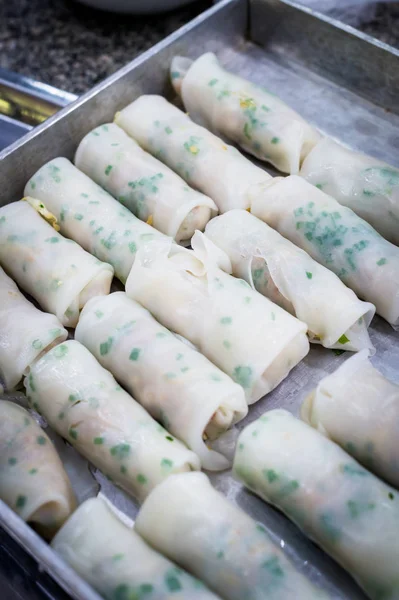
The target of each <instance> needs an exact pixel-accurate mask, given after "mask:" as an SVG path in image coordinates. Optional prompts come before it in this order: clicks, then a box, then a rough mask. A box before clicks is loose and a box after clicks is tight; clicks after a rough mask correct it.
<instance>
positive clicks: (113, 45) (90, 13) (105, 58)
mask: <svg viewBox="0 0 399 600" xmlns="http://www.w3.org/2000/svg"><path fill="white" fill-rule="evenodd" d="M86 1H87V2H88V3H93V4H99V5H103V6H104V5H106V4H108V5H110V6H112V7H113V8H115V7H119V8H120V7H121V6H122V5H125V6H127V5H129V3H133V4H134V5H135V7H136V8H137V6H139V7H141V9H144V10H145V9H147V10H151V9H152V7H153V5H154V4H158V6H160V7H161V8H163V9H165V8H167V7H168V6H169V5H171V4H175V5H176V4H178V3H179V1H180V2H182V1H183V2H184V0H86ZM185 1H186V4H185V5H184V6H180V7H179V8H175V9H173V10H172V11H167V12H163V13H161V14H159V13H158V14H146V15H126V14H112V13H108V12H104V11H100V10H96V9H93V8H90V7H88V6H84V5H82V4H80V3H78V2H75V1H73V0H14V1H12V2H7V1H6V0H2V1H1V2H0V67H2V68H4V69H9V70H11V71H15V72H17V73H22V74H24V75H28V76H30V77H33V78H35V79H38V80H40V81H42V82H44V83H48V84H50V85H53V86H55V87H58V88H60V89H63V90H67V91H69V92H72V93H74V94H81V93H83V92H85V91H87V90H88V89H90V88H91V87H92V86H93V85H94V84H96V83H98V82H99V81H101V80H102V79H104V78H105V77H107V76H108V75H110V74H111V73H113V72H114V71H116V70H117V69H119V68H120V67H122V66H123V65H124V64H126V63H127V62H128V61H130V60H132V59H133V58H135V56H137V55H138V54H140V53H141V52H143V51H144V50H146V49H148V48H150V47H151V46H153V45H154V44H155V43H156V42H158V41H159V40H161V39H162V38H164V37H165V36H167V35H168V34H170V33H171V32H172V31H175V30H176V29H178V28H179V27H180V26H181V25H183V24H184V23H186V22H188V21H189V20H191V19H192V18H194V17H195V16H197V15H198V14H200V13H201V12H202V11H204V10H205V9H207V8H209V7H210V6H211V5H212V1H211V0H196V1H194V2H191V3H187V0H185ZM299 3H300V4H303V5H306V6H309V7H311V8H313V9H315V10H319V11H322V12H325V13H326V14H330V15H332V16H334V17H335V18H337V19H340V20H342V21H345V22H347V23H349V24H351V25H354V26H356V27H359V28H360V29H362V30H363V31H365V32H366V33H368V34H370V35H373V36H375V37H377V38H378V39H380V40H382V41H384V42H386V43H388V44H391V45H393V46H395V47H397V48H399V2H393V1H390V2H389V1H388V2H387V1H385V2H370V1H368V0H299Z"/></svg>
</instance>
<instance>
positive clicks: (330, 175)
mask: <svg viewBox="0 0 399 600" xmlns="http://www.w3.org/2000/svg"><path fill="white" fill-rule="evenodd" d="M171 80H172V84H173V86H174V88H175V90H176V92H177V94H178V95H179V96H180V97H181V100H182V102H183V104H184V107H185V109H186V110H187V111H188V114H186V113H185V112H183V111H182V110H180V109H179V108H177V107H176V106H175V105H172V104H171V103H169V102H168V101H167V100H166V99H165V98H163V97H161V96H141V97H139V98H137V99H136V100H134V101H133V102H132V103H131V104H130V105H129V106H127V107H126V108H124V109H123V110H122V111H120V112H119V113H117V114H116V115H115V121H114V123H105V124H103V125H101V126H99V127H96V128H95V129H94V130H93V131H91V132H90V133H88V134H87V135H86V136H85V137H84V138H83V139H82V141H81V143H80V145H79V147H78V148H77V149H76V154H75V158H74V164H72V163H71V162H70V161H69V160H68V159H67V158H65V157H58V158H55V159H53V160H51V161H50V162H48V163H47V164H45V165H43V166H42V167H41V168H40V169H39V170H38V171H37V172H36V173H35V174H34V175H33V176H32V177H31V178H30V179H29V181H28V182H27V183H26V187H25V192H24V193H25V197H24V198H23V199H22V200H19V201H16V202H13V203H11V204H9V205H7V206H4V207H3V208H0V265H1V267H0V379H1V383H2V385H3V389H4V391H5V392H6V393H7V392H13V391H15V390H18V389H20V388H21V385H23V387H24V389H25V392H26V398H27V402H28V405H29V410H27V409H26V408H22V407H21V406H19V405H18V404H17V403H15V402H10V401H8V400H7V399H3V400H0V498H1V499H2V500H3V501H5V502H6V503H7V504H8V505H9V506H10V507H11V508H12V509H14V510H15V512H17V513H18V514H19V515H20V517H21V518H22V519H23V520H25V521H26V522H28V523H29V524H30V525H31V526H32V527H34V528H35V529H36V531H37V532H38V533H39V534H40V535H42V536H43V537H45V538H46V539H47V540H49V541H50V542H51V544H52V546H53V548H54V549H55V551H56V552H57V553H59V554H60V555H61V556H62V557H63V558H64V559H65V561H66V562H68V563H69V564H70V565H71V566H72V567H73V568H74V569H75V570H76V571H77V572H78V573H79V574H80V575H81V576H82V577H83V578H84V579H86V580H87V581H88V582H89V583H90V584H91V585H92V586H93V587H94V588H95V589H96V590H97V591H98V592H99V593H100V594H101V595H102V596H103V597H104V598H106V599H108V600H144V599H148V600H161V599H165V600H166V599H170V598H181V599H185V600H188V599H190V600H191V599H193V600H194V599H197V598H198V599H200V598H201V599H204V600H205V599H208V598H209V599H211V598H214V599H216V598H222V599H225V600H245V599H248V600H261V599H264V598H265V599H266V598H267V599H272V600H285V599H291V598H298V599H302V598H303V599H304V600H311V599H313V598H314V599H316V598H328V597H330V596H329V594H328V593H327V592H324V591H322V590H321V589H319V588H318V587H317V586H316V585H315V584H314V583H313V582H311V581H310V580H309V579H308V578H307V577H305V576H304V575H303V574H302V573H300V572H299V570H298V568H297V566H296V565H295V564H294V562H293V561H292V560H291V558H290V556H289V553H287V552H286V551H284V549H283V548H282V547H280V545H279V544H277V543H276V542H275V540H273V539H272V538H271V536H270V535H269V534H268V532H267V530H266V529H265V528H264V527H263V526H262V525H260V524H259V523H257V522H256V521H254V520H253V519H252V518H251V517H250V516H249V515H247V514H246V513H245V512H244V511H243V510H242V509H241V508H239V507H237V506H235V505H234V504H233V503H231V502H230V500H229V499H228V498H227V497H226V496H224V495H223V494H222V493H221V492H219V491H217V490H216V489H215V488H214V487H213V486H212V484H211V482H210V480H209V478H208V477H207V475H206V474H205V473H201V472H200V471H201V469H205V470H207V471H213V472H218V471H222V470H226V469H229V468H231V467H232V469H233V475H234V477H235V478H236V479H237V480H238V481H239V482H241V483H242V484H243V485H244V486H245V487H246V488H248V490H250V491H251V492H253V493H254V494H256V495H258V496H259V497H260V498H262V499H263V500H264V501H265V502H267V503H270V504H272V505H274V506H276V507H277V508H278V509H280V510H281V511H282V512H284V513H285V514H286V515H287V517H288V518H289V519H291V520H292V521H293V522H294V523H296V525H298V527H299V528H300V529H301V530H302V531H303V532H304V533H305V535H307V536H308V537H309V538H310V539H312V540H313V541H314V542H315V543H316V544H318V545H319V546H320V547H321V548H323V550H325V551H326V552H327V553H328V554H329V555H331V556H332V557H333V558H334V559H335V560H336V561H337V562H338V563H340V564H341V565H342V566H343V567H344V568H345V569H346V570H347V571H348V572H349V573H350V574H351V575H352V576H353V577H354V579H355V580H356V581H357V582H358V584H359V585H360V586H361V587H362V588H363V590H364V591H365V593H366V594H367V595H368V596H369V597H370V598H371V599H372V600H393V599H395V598H399V569H398V564H399V541H398V540H399V538H398V535H397V533H398V531H399V493H398V492H397V490H396V489H395V488H398V487H399V447H398V444H397V433H398V431H399V386H398V385H397V384H395V383H393V382H391V381H389V380H388V379H386V378H385V377H384V376H383V375H382V374H381V373H380V372H379V371H377V370H376V369H375V368H374V367H373V365H372V364H371V362H370V360H369V357H370V356H371V355H372V354H373V353H374V351H375V350H374V347H373V344H372V342H371V340H370V337H369V331H368V328H369V325H370V323H371V321H372V319H373V317H374V314H375V313H377V314H379V315H380V316H381V317H383V318H384V319H385V320H386V321H387V322H388V323H389V324H390V325H392V326H393V327H394V328H396V327H398V326H399V247H398V245H397V244H399V170H397V169H395V168H393V167H391V166H389V165H387V164H384V163H381V162H380V161H378V160H375V159H374V158H371V157H369V156H365V155H361V154H357V153H355V152H353V151H352V150H349V149H348V148H345V147H343V146H341V145H340V144H338V143H337V142H336V141H334V140H332V139H328V138H325V137H322V135H321V134H320V133H319V132H318V131H317V130H316V129H314V128H313V127H312V126H311V125H309V124H308V123H307V122H306V121H305V120H304V119H303V118H302V117H300V116H299V115H298V114H297V113H296V112H294V111H293V110H292V109H291V108H290V107H288V106H287V105H285V104H284V103H283V102H282V101H281V100H279V98H278V97H276V96H275V95H273V94H272V93H270V92H268V91H267V90H265V89H263V88H260V87H258V86H256V85H254V84H252V83H250V82H248V81H246V80H244V79H241V78H240V77H238V76H236V75H233V74H231V73H228V72H226V71H225V70H224V69H223V68H222V67H221V65H220V64H219V63H218V60H217V58H216V56H215V55H213V54H211V53H207V54H204V55H203V56H201V57H200V58H198V59H197V60H196V61H194V62H193V61H191V60H188V59H186V58H181V57H176V58H174V59H173V61H172V65H171ZM217 135H221V136H223V137H222V138H221V137H217ZM226 140H230V141H231V142H234V143H235V144H237V145H239V146H240V147H241V148H242V149H243V150H245V151H246V152H247V153H250V154H252V155H253V156H255V157H256V158H257V159H259V160H261V161H264V162H267V163H270V164H272V165H274V167H276V168H277V169H278V170H279V171H281V173H283V174H285V175H286V176H280V177H274V178H273V177H271V176H270V175H269V174H268V173H267V172H266V171H265V170H264V169H263V168H261V167H259V166H256V165H255V164H254V163H252V162H251V161H250V160H249V159H248V158H246V157H245V156H244V155H243V154H241V153H240V152H239V151H238V150H237V149H236V148H235V147H233V146H231V145H228V144H227V142H226ZM218 213H220V215H219V216H216V215H217V214H218ZM188 246H191V247H190V248H189V247H188ZM114 277H115V278H116V279H117V280H118V281H117V282H115V280H114ZM113 281H114V283H113V287H112V290H113V291H112V293H111V284H112V282H113ZM20 289H21V290H22V291H23V292H24V293H25V294H26V295H27V296H26V295H25V294H23V293H22V291H20ZM115 290H117V291H115ZM43 311H45V312H43ZM66 328H69V332H68V331H67V329H66ZM72 330H74V332H73V336H72ZM68 334H69V337H74V339H69V340H67V337H68ZM309 342H310V343H312V344H318V345H320V346H323V347H324V349H325V350H323V351H324V352H328V351H331V350H334V351H335V352H344V351H350V352H354V353H356V354H353V355H352V356H351V357H350V358H348V359H346V361H345V362H344V363H342V365H341V366H340V367H339V368H338V369H337V370H336V371H335V372H333V373H331V374H330V375H328V376H327V377H324V378H323V379H322V380H321V381H320V382H319V384H318V385H317V387H316V389H315V390H313V392H312V393H311V394H310V395H309V396H308V397H307V398H304V399H303V400H304V401H303V405H302V411H301V419H299V418H296V417H295V416H293V415H292V414H291V413H290V412H288V411H286V410H282V409H279V408H274V409H273V410H268V411H267V412H265V413H264V414H263V415H262V416H261V417H260V418H258V419H256V420H252V422H250V421H251V418H250V416H251V408H249V407H250V405H252V404H253V403H256V402H258V401H259V400H260V399H261V398H263V397H264V396H265V395H267V394H269V393H270V392H271V391H272V390H273V389H275V388H276V387H277V386H278V385H279V384H280V383H281V382H282V381H283V380H284V379H285V378H287V377H289V376H290V372H291V371H292V369H294V367H295V366H296V365H297V364H298V363H299V362H300V361H301V360H302V359H304V357H306V355H307V354H308V352H309V348H310V346H309ZM4 397H5V398H6V396H4ZM247 415H248V419H247V421H246V426H245V427H244V428H242V427H239V428H238V429H240V430H241V431H240V434H239V436H238V439H236V444H235V451H234V457H233V456H232V455H230V454H229V452H224V451H223V444H222V443H220V442H221V440H222V439H223V438H224V434H226V432H229V431H230V430H231V429H232V428H233V429H234V426H235V425H236V424H237V423H240V422H241V421H242V420H243V419H244V418H245V417H247ZM43 425H44V426H45V427H47V426H48V427H49V428H50V429H52V430H54V431H55V432H56V433H57V434H58V435H59V436H61V437H62V438H63V439H64V440H65V441H66V442H67V443H68V444H70V445H72V446H73V447H74V448H75V449H76V450H77V451H78V452H79V453H80V454H81V455H82V456H83V457H85V458H86V459H87V460H88V461H89V462H90V463H91V464H92V465H93V466H95V467H96V468H97V469H99V470H100V471H101V472H102V473H103V474H104V475H106V476H107V477H108V478H109V479H110V480H111V481H112V482H113V483H114V484H115V485H117V486H119V487H120V488H122V489H123V490H125V491H126V492H127V493H128V494H130V495H131V496H132V497H133V498H134V499H135V501H137V503H138V504H139V505H140V510H139V513H138V517H137V519H136V522H135V524H134V527H133V528H131V527H129V526H128V525H127V524H126V523H125V522H124V521H122V520H121V519H120V518H119V516H118V514H117V512H116V511H114V510H113V509H112V507H110V506H109V504H108V503H106V502H105V501H104V500H103V499H102V498H101V497H97V498H90V499H89V500H86V501H85V502H83V503H82V504H81V505H80V506H79V507H77V501H76V498H75V494H74V491H73V486H72V484H71V482H70V480H69V478H68V475H67V473H66V471H65V469H64V466H63V463H62V461H61V459H60V457H59V455H58V453H57V451H56V448H55V446H54V445H53V443H52V441H51V439H50V437H49V436H48V435H47V433H46V432H45V430H44V429H43V428H42V426H43ZM236 437H237V436H236ZM99 524H101V527H99Z"/></svg>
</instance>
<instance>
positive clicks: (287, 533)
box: [0, 0, 399, 600]
mask: <svg viewBox="0 0 399 600" xmlns="http://www.w3.org/2000/svg"><path fill="white" fill-rule="evenodd" d="M207 50H212V51H214V52H216V53H217V54H218V56H219V58H220V60H221V62H222V64H224V65H225V66H226V67H227V68H229V69H231V70H232V71H234V72H237V73H240V74H241V75H243V76H245V77H247V78H248V79H251V80H253V81H255V82H257V83H261V84H264V85H265V86H267V87H268V88H269V89H270V90H271V91H274V92H275V93H276V94H278V95H279V96H280V97H281V98H283V99H284V100H286V101H287V102H288V103H289V104H290V105H291V106H292V107H293V108H294V109H296V110H297V111H298V112H300V113H301V114H302V115H303V116H304V117H305V118H307V119H308V120H309V121H310V122H311V123H313V124H314V125H316V126H317V127H318V128H319V129H321V130H322V131H323V132H325V133H327V134H329V135H331V136H333V137H336V138H337V139H340V140H342V141H343V142H346V143H347V144H349V145H350V146H352V147H353V148H357V149H359V150H363V151H365V152H368V153H370V154H372V155H374V156H376V157H378V158H381V159H384V160H386V161H387V162H389V163H391V164H392V163H395V162H396V163H397V160H398V158H397V157H398V156H399V153H398V149H399V78H398V76H397V73H398V72H399V52H397V51H396V50H394V49H393V48H390V47H389V46H386V45H385V44H383V43H380V42H377V41H375V40H374V39H372V38H370V37H368V36H365V35H363V34H361V33H359V32H358V31H356V30H354V29H352V28H351V27H349V26H346V25H343V24H341V23H338V22H336V21H334V20H332V19H329V18H327V17H325V16H322V15H320V14H317V13H314V12H313V11H311V10H308V9H306V8H303V7H301V6H299V5H296V4H295V3H294V2H291V1H290V0H252V2H249V3H248V2H247V1H246V0H222V2H220V3H219V4H217V5H216V6H214V7H213V8H211V9H210V10H208V11H207V12H205V13H204V14H202V15H201V16H199V17H197V18H196V19H194V21H192V22H191V23H189V24H188V25H185V26H184V27H182V28H181V29H180V30H178V31H177V32H176V33H174V34H172V35H171V36H169V37H168V38H166V39H165V40H164V41H162V42H161V43H159V44H157V45H156V46H154V48H152V49H151V50H149V51H147V52H145V53H144V54H142V55H141V56H140V57H138V58H137V59H135V60H134V61H132V62H131V63H129V64H128V65H127V66H126V67H124V68H123V69H121V70H120V71H118V72H117V73H115V74H114V75H113V76H111V77H109V78H108V79H107V80H105V81H104V82H103V83H101V84H100V85H98V86H96V87H95V88H93V90H91V91H90V92H88V93H87V94H85V95H84V96H82V97H81V98H79V99H78V100H77V101H76V102H74V103H73V104H72V105H69V106H67V107H66V108H64V109H63V110H61V111H60V112H59V113H57V114H56V115H54V116H53V117H50V118H49V119H48V120H47V121H46V122H45V123H43V124H42V125H40V126H39V127H37V128H35V129H34V130H32V131H31V132H29V133H28V134H27V135H25V136H24V137H23V138H22V139H21V140H20V141H18V142H16V143H15V144H13V145H12V146H10V147H9V148H7V149H6V150H4V151H3V152H2V153H0V189H1V190H2V197H1V200H0V204H6V203H8V202H12V201H14V200H17V199H19V198H20V197H21V195H22V192H23V188H24V185H25V182H26V181H27V179H28V178H29V177H30V176H31V175H33V173H34V172H35V171H36V170H37V169H38V168H39V167H40V166H42V165H43V164H44V163H45V162H46V161H48V160H50V159H52V158H54V157H56V156H59V155H62V156H66V157H69V158H72V156H73V153H74V150H75V149H76V147H77V145H78V143H79V141H80V140H81V138H82V137H83V136H84V135H85V134H86V133H87V132H88V131H89V130H90V129H92V128H93V127H95V126H97V125H99V124H101V123H104V122H106V121H109V120H112V119H113V116H114V113H115V112H116V111H117V110H120V109H121V108H122V107H123V106H125V105H126V104H128V103H129V102H131V101H132V100H134V99H135V98H136V97H137V96H139V95H140V94H143V93H158V94H163V95H166V96H167V97H168V98H169V99H173V93H172V90H171V86H170V84H169V82H168V67H169V64H170V60H171V58H172V57H173V56H174V55H175V54H183V55H187V56H190V57H193V58H195V57H197V56H199V55H200V54H201V53H203V52H205V51H207ZM371 338H372V341H373V343H374V345H375V347H376V349H377V353H376V356H375V357H374V358H373V362H374V364H375V365H376V366H377V367H378V368H379V369H380V370H381V371H382V372H383V373H384V374H385V375H387V376H388V377H389V378H391V379H392V380H394V381H397V382H399V344H398V334H397V333H395V332H393V330H392V329H391V328H390V326H389V325H388V324H387V323H386V322H385V321H383V320H382V319H380V318H378V317H377V318H375V319H374V321H373V324H372V327H371ZM345 358H346V356H345V355H342V356H336V355H335V354H334V353H333V352H332V351H329V350H325V349H323V348H321V347H312V349H311V352H310V353H309V355H308V356H307V357H306V358H305V359H304V360H303V361H302V363H301V364H300V365H299V366H297V367H296V368H295V369H294V370H293V371H292V372H291V374H290V375H289V377H288V378H287V379H286V380H285V381H284V382H283V383H282V384H280V386H279V387H278V388H277V389H276V390H274V391H273V392H272V393H271V394H269V395H268V396H267V397H265V398H264V399H262V400H261V401H259V402H258V403H257V404H255V405H253V406H252V407H251V409H250V413H249V416H248V417H247V418H246V420H245V421H243V422H242V423H240V424H239V426H238V429H241V428H242V427H244V426H245V425H246V424H247V423H248V422H250V421H252V420H254V419H255V418H257V417H258V416H259V415H260V414H261V413H263V412H264V411H265V410H267V409H271V408H275V407H276V406H280V407H285V408H287V409H288V410H290V411H292V412H293V413H294V414H298V410H299V406H300V404H301V401H302V400H303V398H304V396H305V394H306V393H307V391H308V390H309V389H311V388H312V387H314V386H315V384H316V383H317V382H318V381H319V380H320V379H321V377H323V376H324V375H325V374H327V373H329V372H331V371H333V370H335V369H336V368H337V367H338V366H339V364H341V362H342V361H343V360H345ZM52 438H53V439H55V440H56V441H57V448H58V449H59V450H60V452H61V455H62V458H63V459H64V460H66V462H67V463H68V460H69V459H70V458H71V456H72V455H74V454H76V453H75V451H74V450H73V449H71V448H70V447H69V446H67V445H66V444H65V443H63V442H62V441H61V440H60V439H59V438H58V440H57V436H56V435H53V434H52ZM75 458H77V457H75ZM80 465H81V467H80V468H81V471H86V468H85V467H86V466H87V464H86V463H85V462H84V461H82V460H81V461H80ZM66 466H67V467H68V464H67V465H66ZM86 473H87V471H86ZM94 475H95V477H96V480H97V481H98V483H99V485H100V486H101V492H102V493H103V494H104V495H105V496H106V497H107V498H109V499H110V500H111V501H112V502H113V503H114V504H115V505H116V506H117V507H118V508H119V509H120V510H122V511H123V512H124V513H125V514H127V515H128V516H129V517H130V518H132V519H134V517H135V514H136V513H137V505H135V503H134V501H133V500H132V499H130V498H129V497H128V496H127V495H126V494H124V493H123V492H121V491H120V490H118V489H117V488H115V487H114V486H113V485H112V484H111V483H109V482H108V481H107V480H106V479H105V477H103V476H102V475H101V474H100V473H98V472H94ZM211 479H212V481H213V483H214V484H215V486H216V487H217V488H218V489H219V490H221V491H222V492H224V493H225V494H226V495H227V496H228V497H229V499H230V500H231V501H232V502H235V503H236V504H238V505H240V506H241V507H242V508H244V509H245V510H246V511H247V512H248V513H249V514H251V515H252V516H253V517H254V518H255V519H257V520H259V521H261V522H263V523H264V524H265V526H266V527H267V529H268V530H269V532H270V534H271V536H272V537H273V539H275V540H276V541H277V543H279V544H281V546H282V547H284V548H285V550H286V552H287V554H288V555H289V556H290V558H291V559H292V560H293V562H294V563H295V564H296V565H297V566H298V568H299V569H300V570H301V571H302V572H303V573H305V574H306V575H307V576H308V577H310V578H311V579H312V580H313V581H314V582H316V583H317V584H319V585H320V586H322V587H323V588H324V589H326V590H328V591H329V592H330V594H331V597H332V598H334V599H335V600H344V599H350V600H364V599H365V596H364V594H363V593H362V591H361V590H360V589H359V588H358V587H357V585H356V584H355V583H354V582H353V580H352V579H351V577H350V576H349V575H348V574H347V573H346V572H345V571H344V570H343V569H341V568H340V567H339V566H338V565H337V564H336V563H335V562H334V561H333V560H331V559H330V558H329V557H328V556H327V555H326V554H324V553H323V552H322V551H321V550H320V549H319V548H318V547H317V546H315V545H314V544H313V543H312V542H310V541H309V540H307V538H306V537H305V536H304V535H303V534H302V533H301V532H300V531H299V529H298V528H297V527H296V526H295V525H293V524H292V523H291V522H289V521H288V520H287V519H286V518H285V517H284V516H283V515H282V514H281V513H279V512H278V511H276V510H275V509H273V508H272V507H270V506H268V505H267V504H265V503H263V502H262V501H260V500H259V499H258V498H256V497H255V496H252V495H251V494H250V493H248V492H246V491H245V490H244V489H243V488H242V486H241V485H240V484H238V483H237V482H235V481H234V480H233V479H232V477H231V474H230V473H228V472H224V473H222V474H218V475H212V476H211ZM73 483H74V485H75V489H76V490H77V493H78V496H79V497H80V499H82V498H83V497H84V496H85V495H87V479H85V478H83V479H82V478H81V477H80V479H79V480H78V481H75V478H73ZM89 488H90V486H89ZM90 493H92V494H94V493H95V490H94V488H93V487H92V488H91V489H90V490H89V494H90ZM0 524H1V525H2V526H3V527H4V528H5V529H6V530H7V531H8V532H9V533H10V534H11V535H12V536H13V537H14V538H15V539H16V540H18V542H19V543H20V544H21V545H22V546H23V547H24V548H25V549H26V550H27V551H28V552H29V553H30V554H31V555H32V556H33V557H35V559H36V560H37V561H38V563H39V564H40V565H41V566H42V568H43V569H45V570H46V571H48V572H49V573H50V574H51V575H52V576H53V577H54V579H55V580H56V581H57V582H58V583H59V584H60V585H61V586H62V587H63V588H64V589H65V590H66V591H67V592H68V593H69V594H70V595H71V596H72V597H73V598H76V599H79V600H89V599H90V600H94V599H95V598H97V599H98V595H97V594H95V593H94V592H93V591H92V590H91V589H90V588H89V587H88V586H87V584H85V583H84V582H83V581H82V580H81V579H80V578H79V577H78V576H77V575H76V574H75V573H73V572H72V571H71V569H70V568H69V567H67V566H66V565H65V564H64V563H63V562H62V561H61V560H60V559H59V558H58V557H57V556H56V555H55V554H54V553H53V552H52V551H51V549H50V548H49V547H48V546H47V544H46V543H45V542H43V541H42V540H41V539H40V538H39V537H38V536H37V535H36V534H35V533H34V532H33V531H32V530H31V529H30V528H29V527H28V526H27V525H25V523H23V522H22V521H21V520H20V519H19V517H17V516H16V515H15V514H14V513H13V512H12V511H11V510H10V509H9V508H8V507H6V506H5V505H4V504H3V503H1V502H0Z"/></svg>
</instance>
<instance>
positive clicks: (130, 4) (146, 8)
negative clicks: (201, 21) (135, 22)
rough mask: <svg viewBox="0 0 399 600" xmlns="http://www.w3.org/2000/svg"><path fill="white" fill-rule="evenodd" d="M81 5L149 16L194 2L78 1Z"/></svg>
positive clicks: (182, 0) (161, 0)
mask: <svg viewBox="0 0 399 600" xmlns="http://www.w3.org/2000/svg"><path fill="white" fill-rule="evenodd" d="M78 1H79V2H81V3H82V4H86V5H87V6H92V7H93V8H99V9H101V10H106V11H108V12H117V13H132V14H149V13H160V12H165V11H167V10H171V9H172V8H177V7H178V6H184V5H185V4H190V3H191V2H193V1H194V0H78Z"/></svg>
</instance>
